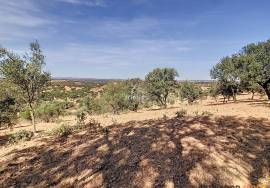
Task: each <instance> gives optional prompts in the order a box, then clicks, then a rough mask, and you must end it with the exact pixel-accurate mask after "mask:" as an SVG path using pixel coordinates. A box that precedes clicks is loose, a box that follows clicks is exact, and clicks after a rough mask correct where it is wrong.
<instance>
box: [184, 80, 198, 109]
mask: <svg viewBox="0 0 270 188" xmlns="http://www.w3.org/2000/svg"><path fill="white" fill-rule="evenodd" d="M202 95H203V92H202V89H201V88H200V87H196V86H195V85H194V84H192V83H190V82H184V83H182V84H181V87H180V97H181V98H182V99H187V101H188V103H189V104H192V103H193V102H194V101H196V100H198V99H199V98H201V97H202Z"/></svg>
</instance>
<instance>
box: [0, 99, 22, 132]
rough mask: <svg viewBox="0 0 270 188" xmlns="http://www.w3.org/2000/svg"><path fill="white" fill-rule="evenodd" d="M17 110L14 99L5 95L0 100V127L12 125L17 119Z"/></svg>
mask: <svg viewBox="0 0 270 188" xmlns="http://www.w3.org/2000/svg"><path fill="white" fill-rule="evenodd" d="M17 111H18V109H17V107H16V103H15V99H13V98H10V97H6V98H5V99H3V100H0V127H1V126H2V125H7V126H8V127H12V126H13V124H14V122H15V120H16V119H17Z"/></svg>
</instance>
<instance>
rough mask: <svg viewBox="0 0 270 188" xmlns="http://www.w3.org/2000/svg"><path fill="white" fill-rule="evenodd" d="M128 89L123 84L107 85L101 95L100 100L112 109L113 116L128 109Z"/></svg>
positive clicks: (112, 83) (113, 83)
mask: <svg viewBox="0 0 270 188" xmlns="http://www.w3.org/2000/svg"><path fill="white" fill-rule="evenodd" d="M127 93H128V89H127V86H126V85H125V84H124V83H123V82H111V83H108V84H107V85H106V87H105V89H104V93H103V94H102V98H103V99H104V100H105V101H106V102H107V104H108V105H109V106H110V107H111V108H112V111H113V113H114V114H117V113H119V111H122V110H124V109H127V107H128V95H127Z"/></svg>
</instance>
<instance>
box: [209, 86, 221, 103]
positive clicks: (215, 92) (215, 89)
mask: <svg viewBox="0 0 270 188" xmlns="http://www.w3.org/2000/svg"><path fill="white" fill-rule="evenodd" d="M208 94H209V96H211V97H213V98H214V99H215V100H217V97H218V96H219V95H220V94H221V92H220V87H219V84H218V83H214V84H211V86H210V88H209V90H208Z"/></svg>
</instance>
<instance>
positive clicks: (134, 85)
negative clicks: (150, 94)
mask: <svg viewBox="0 0 270 188" xmlns="http://www.w3.org/2000/svg"><path fill="white" fill-rule="evenodd" d="M125 84H126V85H127V95H128V109H129V110H132V111H137V110H138V108H139V106H140V105H141V104H142V102H143V94H144V93H143V86H142V81H141V80H140V79H139V78H134V79H130V80H127V81H125Z"/></svg>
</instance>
